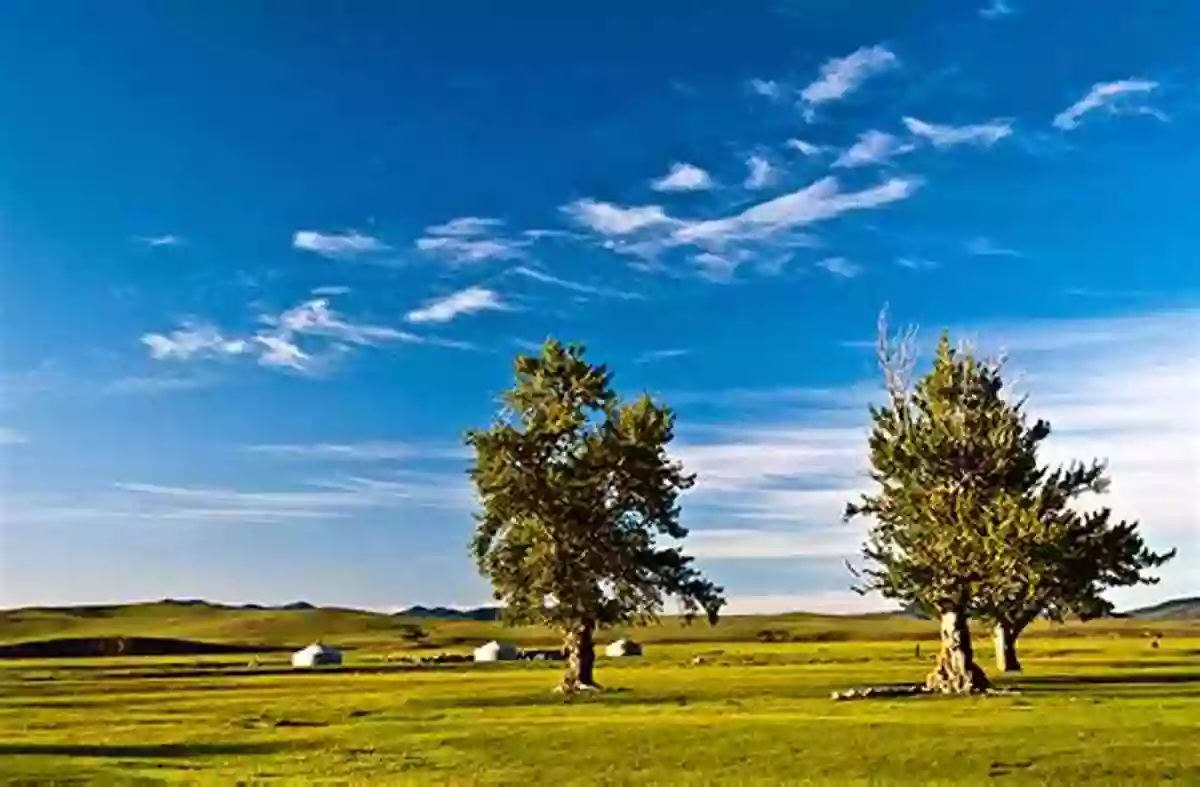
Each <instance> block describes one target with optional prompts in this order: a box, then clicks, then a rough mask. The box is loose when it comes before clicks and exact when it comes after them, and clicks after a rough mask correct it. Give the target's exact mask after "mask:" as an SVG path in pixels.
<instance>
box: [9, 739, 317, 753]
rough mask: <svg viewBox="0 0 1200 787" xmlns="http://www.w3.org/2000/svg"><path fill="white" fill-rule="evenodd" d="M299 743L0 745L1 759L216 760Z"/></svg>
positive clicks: (295, 746)
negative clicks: (172, 758)
mask: <svg viewBox="0 0 1200 787" xmlns="http://www.w3.org/2000/svg"><path fill="white" fill-rule="evenodd" d="M306 745H307V744H304V743H303V742H298V741H265V742H262V743H159V744H142V745H134V746H113V745H107V744H82V743H0V757H3V756H10V755H11V756H15V755H26V756H30V755H32V756H37V755H43V756H53V757H217V756H222V755H242V754H274V753H277V752H280V751H284V750H286V749H296V748H301V747H303V746H306Z"/></svg>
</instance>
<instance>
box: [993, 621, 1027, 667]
mask: <svg viewBox="0 0 1200 787" xmlns="http://www.w3.org/2000/svg"><path fill="white" fill-rule="evenodd" d="M1019 633H1020V632H1019V631H1017V629H1016V627H1015V626H1008V625H1005V624H1003V623H997V624H996V627H995V628H994V629H992V642H993V643H994V644H995V646H996V669H997V670H999V671H1000V672H1020V671H1021V662H1019V661H1017V634H1019Z"/></svg>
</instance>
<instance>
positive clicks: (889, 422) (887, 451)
mask: <svg viewBox="0 0 1200 787" xmlns="http://www.w3.org/2000/svg"><path fill="white" fill-rule="evenodd" d="M880 361H881V364H882V366H883V369H884V374H885V379H886V381H887V389H888V403H887V404H886V405H884V406H881V407H872V408H871V419H872V421H873V427H872V431H871V435H870V439H869V447H870V462H871V467H872V471H871V477H872V479H873V480H874V482H875V484H876V486H877V488H876V490H875V491H874V492H872V493H869V494H865V495H863V496H862V497H861V499H860V500H859V502H857V503H851V504H849V505H848V506H847V508H846V518H847V519H850V518H852V517H856V516H860V515H861V516H868V517H871V519H872V523H871V525H870V528H869V531H868V534H867V540H866V543H865V544H864V547H863V555H864V557H865V558H866V559H867V561H868V563H869V565H868V566H867V567H866V568H864V569H863V570H862V572H861V573H860V577H861V578H862V579H863V583H862V585H861V587H860V590H864V591H866V590H877V591H879V592H881V593H882V594H883V595H884V596H885V597H888V598H893V599H897V600H899V601H901V602H903V603H905V604H915V605H919V606H922V607H925V608H927V609H933V610H936V611H937V613H938V615H939V616H940V618H941V649H940V652H939V654H938V661H937V666H936V668H935V669H934V671H933V672H932V673H930V675H929V676H928V678H927V679H926V682H927V685H928V686H929V688H931V689H933V690H937V691H943V692H948V693H968V692H971V691H978V690H982V689H984V688H986V687H987V686H988V679H987V676H986V675H985V674H984V672H983V670H982V669H980V667H979V666H978V665H977V664H976V663H975V657H974V649H973V647H972V643H971V631H970V627H969V619H968V618H969V614H970V610H971V605H972V601H973V600H974V599H975V598H976V597H977V595H978V591H979V588H980V587H981V585H982V583H983V582H984V581H985V580H986V579H987V578H988V577H989V576H991V573H992V572H993V571H994V570H995V567H996V552H997V547H998V545H997V543H996V538H995V533H994V531H995V528H994V522H993V519H994V517H995V516H996V515H997V508H996V505H995V503H996V499H997V496H998V495H999V494H1001V493H1004V492H1005V491H1006V490H1012V489H1021V488H1023V487H1024V486H1025V484H1026V479H1027V478H1029V477H1030V476H1031V475H1032V474H1034V473H1036V463H1035V461H1034V455H1033V451H1032V450H1031V446H1032V444H1033V443H1034V442H1036V440H1037V439H1039V435H1040V433H1041V432H1042V431H1043V429H1044V426H1043V425H1042V424H1040V423H1038V424H1035V425H1034V426H1032V427H1027V426H1026V424H1025V419H1024V416H1023V413H1022V412H1021V405H1020V404H1019V403H1018V404H1011V403H1009V402H1007V401H1005V399H1004V398H1003V396H1002V390H1003V382H1002V380H1001V377H1000V370H999V365H998V364H994V363H990V362H987V361H983V360H980V359H977V358H976V357H975V356H974V355H972V354H971V353H961V352H958V351H957V350H955V349H953V348H952V347H951V346H950V340H949V337H948V336H947V335H945V334H943V335H942V339H941V341H940V343H939V344H938V348H937V354H936V356H935V358H934V361H933V368H932V369H931V370H930V371H929V373H928V374H927V375H926V376H925V377H923V378H922V379H921V380H919V381H918V382H917V383H916V384H915V385H914V386H910V385H909V384H908V381H907V377H908V373H909V371H910V370H911V363H912V361H911V341H908V342H900V343H899V344H898V345H892V344H890V343H889V341H888V337H887V333H886V324H885V323H883V322H882V320H881V333H880Z"/></svg>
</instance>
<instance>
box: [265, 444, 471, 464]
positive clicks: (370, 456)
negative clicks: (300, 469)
mask: <svg viewBox="0 0 1200 787" xmlns="http://www.w3.org/2000/svg"><path fill="white" fill-rule="evenodd" d="M245 450H246V451H248V452H250V453H254V454H265V455H268V456H275V457H282V458H291V459H310V460H342V461H351V462H376V461H385V460H395V459H404V460H412V459H466V458H468V457H469V456H470V455H471V454H470V451H469V450H468V449H467V448H466V447H464V446H457V445H456V446H444V445H424V444H420V443H405V442H389V441H368V442H360V443H291V444H287V443H276V444H263V445H248V446H246V447H245Z"/></svg>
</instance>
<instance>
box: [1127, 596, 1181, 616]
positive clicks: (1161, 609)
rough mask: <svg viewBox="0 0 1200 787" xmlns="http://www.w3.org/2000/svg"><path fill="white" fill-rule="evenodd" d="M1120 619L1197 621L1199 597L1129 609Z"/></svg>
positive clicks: (1176, 599) (1175, 599)
mask: <svg viewBox="0 0 1200 787" xmlns="http://www.w3.org/2000/svg"><path fill="white" fill-rule="evenodd" d="M1122 617H1127V618H1135V619H1138V620H1197V619H1200V596H1190V597H1188V598H1173V599H1171V600H1170V601H1164V602H1162V603H1161V604H1155V605H1153V606H1150V607H1139V608H1138V609H1131V610H1129V611H1128V612H1125V613H1124V614H1123V615H1122Z"/></svg>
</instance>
